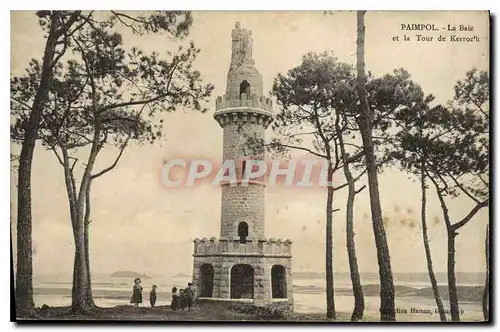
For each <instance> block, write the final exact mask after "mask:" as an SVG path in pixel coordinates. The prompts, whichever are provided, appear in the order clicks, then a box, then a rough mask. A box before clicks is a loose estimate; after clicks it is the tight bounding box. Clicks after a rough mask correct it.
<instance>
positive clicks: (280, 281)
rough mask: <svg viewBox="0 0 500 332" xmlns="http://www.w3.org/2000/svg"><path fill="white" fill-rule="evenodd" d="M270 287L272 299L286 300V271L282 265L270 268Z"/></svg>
mask: <svg viewBox="0 0 500 332" xmlns="http://www.w3.org/2000/svg"><path fill="white" fill-rule="evenodd" d="M271 286H272V295H273V298H275V299H284V298H286V269H285V267H284V266H283V265H273V267H272V268H271Z"/></svg>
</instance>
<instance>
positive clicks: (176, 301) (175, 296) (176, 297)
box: [170, 287, 179, 310]
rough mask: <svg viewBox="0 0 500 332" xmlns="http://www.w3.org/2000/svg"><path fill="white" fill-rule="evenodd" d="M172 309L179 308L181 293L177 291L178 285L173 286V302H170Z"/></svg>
mask: <svg viewBox="0 0 500 332" xmlns="http://www.w3.org/2000/svg"><path fill="white" fill-rule="evenodd" d="M170 308H172V310H177V309H179V294H178V293H177V287H174V288H172V303H171V304H170Z"/></svg>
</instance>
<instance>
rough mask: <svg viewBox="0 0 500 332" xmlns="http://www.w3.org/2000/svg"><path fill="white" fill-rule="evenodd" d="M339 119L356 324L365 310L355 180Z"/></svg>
mask: <svg viewBox="0 0 500 332" xmlns="http://www.w3.org/2000/svg"><path fill="white" fill-rule="evenodd" d="M339 121H340V117H339V115H337V121H336V123H335V128H336V131H337V133H338V137H339V147H340V154H341V155H342V161H343V169H344V176H345V179H346V181H347V188H348V194H347V205H346V243H347V256H348V258H349V272H350V275H351V282H352V292H353V295H354V309H353V311H352V315H351V321H353V322H356V321H358V320H360V319H362V318H363V313H364V310H365V300H364V297H363V287H362V286H361V278H360V276H359V270H358V259H357V258H356V245H355V242H354V235H355V234H354V198H355V196H356V188H355V180H354V178H353V177H352V173H351V170H350V169H349V162H348V159H347V156H348V155H347V154H346V151H345V145H344V139H343V137H342V132H341V129H340V126H339Z"/></svg>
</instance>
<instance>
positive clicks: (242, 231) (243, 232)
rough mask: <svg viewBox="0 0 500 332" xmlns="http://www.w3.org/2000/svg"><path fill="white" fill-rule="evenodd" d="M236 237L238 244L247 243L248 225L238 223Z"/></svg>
mask: <svg viewBox="0 0 500 332" xmlns="http://www.w3.org/2000/svg"><path fill="white" fill-rule="evenodd" d="M238 236H239V237H240V243H246V242H247V236H248V224H247V223H246V222H244V221H242V222H240V223H239V225H238Z"/></svg>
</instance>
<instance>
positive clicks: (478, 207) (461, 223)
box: [451, 198, 489, 231]
mask: <svg viewBox="0 0 500 332" xmlns="http://www.w3.org/2000/svg"><path fill="white" fill-rule="evenodd" d="M488 203H489V198H488V199H487V200H485V201H483V202H479V203H477V204H476V206H474V208H473V209H472V210H471V211H470V212H469V213H468V214H467V215H466V216H465V217H464V218H463V219H462V220H460V221H459V222H457V223H456V224H453V225H451V229H452V231H456V230H457V229H459V228H461V227H463V226H465V225H466V224H467V223H468V222H469V221H470V220H471V219H472V217H474V216H475V215H476V213H478V212H479V210H481V209H482V208H484V207H486V206H488Z"/></svg>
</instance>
